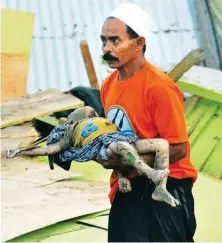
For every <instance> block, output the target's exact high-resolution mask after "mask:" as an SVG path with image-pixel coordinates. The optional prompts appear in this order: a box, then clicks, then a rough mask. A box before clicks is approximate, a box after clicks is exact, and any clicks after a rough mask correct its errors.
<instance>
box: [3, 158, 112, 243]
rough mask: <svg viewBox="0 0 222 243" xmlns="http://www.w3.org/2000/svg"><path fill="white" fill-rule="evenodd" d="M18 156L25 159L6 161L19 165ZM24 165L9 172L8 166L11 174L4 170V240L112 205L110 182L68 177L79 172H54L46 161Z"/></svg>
mask: <svg viewBox="0 0 222 243" xmlns="http://www.w3.org/2000/svg"><path fill="white" fill-rule="evenodd" d="M18 159H20V160H21V158H16V160H14V159H12V160H11V159H7V161H6V159H5V161H4V164H5V165H6V166H7V165H8V164H10V165H8V166H10V167H11V168H16V167H17V166H19V161H18ZM12 163H13V164H12ZM16 163H17V166H16ZM33 163H34V162H33ZM30 164H31V162H30ZM20 167H22V168H20V170H19V173H16V174H13V173H11V174H9V172H11V171H12V169H10V168H8V170H7V171H8V174H7V173H6V172H4V174H3V175H2V177H3V176H4V178H1V188H2V198H3V200H2V220H3V221H4V224H3V227H2V228H3V229H2V232H3V233H2V240H3V242H5V241H6V240H9V239H12V238H15V237H18V236H20V235H23V234H25V233H28V232H31V231H34V230H37V229H40V228H42V227H46V226H48V225H52V224H55V223H57V222H60V221H63V220H67V219H71V218H75V217H79V216H82V215H87V214H90V213H95V212H99V211H102V210H106V209H109V208H110V203H109V200H108V197H107V195H108V192H109V185H108V184H107V183H104V182H96V181H80V180H77V179H75V178H74V180H66V178H67V177H70V175H71V177H72V175H73V174H74V177H76V173H75V172H74V173H73V172H66V171H63V170H62V169H60V168H59V167H56V170H54V171H50V170H49V167H48V166H46V165H44V164H43V165H42V166H41V165H37V166H36V165H35V168H33V167H32V168H31V166H30V167H29V164H28V163H27V164H26V165H25V167H23V165H22V163H21V165H20ZM3 168H4V167H3ZM26 168H27V169H28V170H27V169H26ZM5 169H6V168H5ZM77 176H78V173H77ZM18 188H19V190H18ZM27 195H29V196H27ZM36 212H37V213H36ZM21 215H22V217H21Z"/></svg>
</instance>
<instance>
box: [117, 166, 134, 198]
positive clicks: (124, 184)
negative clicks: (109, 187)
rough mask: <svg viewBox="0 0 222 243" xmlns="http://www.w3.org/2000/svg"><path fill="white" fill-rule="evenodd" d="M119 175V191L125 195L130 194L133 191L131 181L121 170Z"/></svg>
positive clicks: (118, 172) (118, 171)
mask: <svg viewBox="0 0 222 243" xmlns="http://www.w3.org/2000/svg"><path fill="white" fill-rule="evenodd" d="M117 174H118V184H119V190H120V191H121V192H123V193H127V192H130V191H131V190H132V188H131V183H130V180H129V179H128V178H127V177H126V176H124V174H123V172H122V171H120V170H117Z"/></svg>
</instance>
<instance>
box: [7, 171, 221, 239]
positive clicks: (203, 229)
mask: <svg viewBox="0 0 222 243" xmlns="http://www.w3.org/2000/svg"><path fill="white" fill-rule="evenodd" d="M98 176H99V175H98ZM212 188H214V190H212ZM221 189H222V183H221V181H219V180H216V179H214V178H211V177H208V176H206V175H204V174H203V173H199V177H198V179H197V182H196V183H195V184H194V187H193V194H194V198H195V214H196V219H197V230H196V233H195V236H194V239H195V242H221V239H222V231H221V223H220V222H221V217H222V211H221V204H222V194H221V193H218V192H220V191H221ZM206 202H207V203H206ZM107 213H108V212H105V213H101V214H100V215H91V216H90V215H88V216H87V217H84V216H83V217H81V218H80V219H78V218H77V219H71V220H66V221H62V222H58V223H57V224H55V225H51V226H48V227H45V228H43V229H39V230H37V231H34V232H31V233H28V234H25V235H23V236H21V237H18V238H16V239H13V240H11V242H39V241H41V242H106V241H107V229H108V215H103V214H107Z"/></svg>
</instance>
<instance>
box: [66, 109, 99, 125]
mask: <svg viewBox="0 0 222 243" xmlns="http://www.w3.org/2000/svg"><path fill="white" fill-rule="evenodd" d="M96 116H98V114H97V113H96V111H95V110H94V109H93V108H92V107H90V106H84V107H80V108H77V109H75V110H74V111H73V112H72V113H71V114H70V115H69V116H68V120H67V123H68V124H74V123H75V122H78V121H81V120H83V119H86V118H91V117H96Z"/></svg>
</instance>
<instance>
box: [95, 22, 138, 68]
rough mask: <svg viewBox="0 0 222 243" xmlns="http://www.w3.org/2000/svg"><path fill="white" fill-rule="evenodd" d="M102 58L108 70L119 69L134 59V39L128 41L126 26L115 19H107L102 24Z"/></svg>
mask: <svg viewBox="0 0 222 243" xmlns="http://www.w3.org/2000/svg"><path fill="white" fill-rule="evenodd" d="M100 37H101V40H102V50H103V54H104V56H103V58H104V60H106V61H107V64H108V65H109V67H110V68H117V69H119V68H121V67H123V66H124V65H126V64H127V63H128V62H130V61H131V60H132V59H133V58H134V57H135V53H136V52H135V39H129V36H128V33H127V28H126V24H125V23H123V22H122V21H120V20H118V19H115V18H108V19H106V21H105V22H104V24H103V27H102V33H101V36H100Z"/></svg>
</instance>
